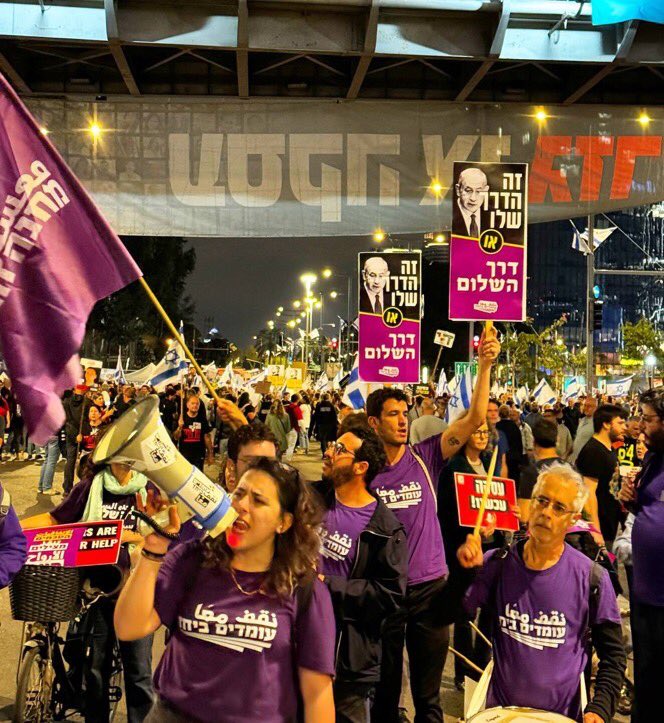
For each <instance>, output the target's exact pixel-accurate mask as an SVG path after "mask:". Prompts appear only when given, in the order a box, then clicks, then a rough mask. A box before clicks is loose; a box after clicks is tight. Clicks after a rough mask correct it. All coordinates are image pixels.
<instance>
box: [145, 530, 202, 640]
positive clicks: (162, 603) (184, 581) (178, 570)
mask: <svg viewBox="0 0 664 723" xmlns="http://www.w3.org/2000/svg"><path fill="white" fill-rule="evenodd" d="M199 564H200V562H199V555H198V542H196V541H194V542H185V543H183V544H182V545H177V546H176V547H174V548H172V549H171V550H170V551H169V552H168V553H167V554H166V557H165V558H164V562H163V564H162V566H161V569H160V570H159V574H158V576H157V587H156V589H155V593H154V608H155V610H156V611H157V615H159V619H160V620H161V622H162V623H163V624H164V625H165V626H166V627H168V628H170V627H171V626H172V625H173V623H174V622H175V618H176V617H177V613H178V608H179V606H180V602H181V600H182V598H183V596H184V594H185V592H186V591H187V589H188V588H190V587H192V586H193V584H194V575H195V574H196V568H197V566H198V565H199Z"/></svg>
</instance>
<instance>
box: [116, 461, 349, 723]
mask: <svg viewBox="0 0 664 723" xmlns="http://www.w3.org/2000/svg"><path fill="white" fill-rule="evenodd" d="M163 505H164V503H163V502H162V501H160V500H156V499H155V498H154V496H153V495H150V496H149V499H148V505H147V509H146V511H147V513H148V514H154V512H155V511H156V510H157V509H159V508H160V507H163ZM233 507H234V509H235V511H236V512H237V514H238V518H237V520H236V521H235V522H234V524H233V525H232V527H230V528H229V529H228V530H226V531H225V532H224V533H223V534H222V535H221V536H219V537H217V538H215V539H211V538H206V539H204V540H202V541H200V540H198V541H191V542H186V543H183V544H181V545H179V546H177V547H176V548H175V549H173V550H171V551H170V552H168V554H166V553H167V550H168V545H169V541H168V540H167V539H166V538H165V537H163V536H161V535H158V534H152V535H150V536H148V537H147V538H146V540H145V546H144V548H143V550H142V557H141V559H140V562H139V564H138V566H137V567H136V569H135V571H134V573H133V574H132V576H131V578H130V579H129V582H128V583H127V585H126V586H125V589H124V590H123V591H122V594H121V595H120V599H119V601H118V605H117V608H116V611H115V628H116V631H117V634H118V636H119V637H120V639H122V640H135V639H138V638H142V637H144V636H145V635H149V634H151V633H153V632H154V631H155V630H157V629H158V628H159V626H160V625H162V624H163V625H166V626H167V627H168V628H169V629H170V632H171V635H170V637H169V641H168V644H167V646H166V650H165V651H164V655H163V657H162V659H161V662H160V663H159V667H158V668H157V671H156V673H155V688H156V690H157V692H158V695H159V697H158V700H157V701H156V702H155V705H154V708H153V709H152V711H151V713H150V715H149V716H148V718H147V719H146V721H147V722H149V723H178V722H180V721H182V722H184V721H200V722H202V723H206V722H208V721H209V722H210V723H217V722H218V721H223V720H227V721H240V720H241V721H245V722H246V723H254V722H255V723H258V722H259V721H260V723H292V722H294V721H296V720H297V719H298V699H299V698H301V701H302V709H301V710H300V714H303V716H302V719H303V720H304V721H305V723H333V721H334V702H333V697H332V675H333V674H334V638H335V624H334V614H333V611H332V604H331V602H330V597H329V593H328V591H327V590H326V588H325V586H324V585H323V583H322V582H320V581H319V580H318V579H317V578H316V574H315V570H316V565H317V562H318V552H319V547H320V538H319V536H318V532H317V530H318V525H319V523H320V519H321V517H320V510H319V509H318V507H317V505H316V504H315V502H314V498H313V497H312V492H311V490H310V488H309V486H308V485H307V483H306V482H304V480H303V479H302V478H301V477H300V475H299V473H298V472H297V470H295V469H293V468H292V467H289V466H286V465H282V464H280V463H279V462H277V461H276V460H270V459H267V458H259V459H258V460H257V461H256V462H255V463H254V464H253V465H252V466H251V467H249V469H247V470H246V471H245V473H244V474H243V475H242V477H241V478H240V481H239V482H238V485H237V487H236V489H235V492H234V494H233ZM179 526H180V522H179V519H178V516H177V511H176V508H175V507H170V525H169V526H168V528H167V531H168V532H177V530H178V529H179Z"/></svg>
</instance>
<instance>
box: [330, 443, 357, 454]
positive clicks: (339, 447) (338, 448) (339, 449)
mask: <svg viewBox="0 0 664 723" xmlns="http://www.w3.org/2000/svg"><path fill="white" fill-rule="evenodd" d="M327 448H328V449H331V450H332V454H333V455H334V456H335V457H337V456H338V455H340V454H350V455H351V456H352V457H354V456H355V452H351V451H350V450H349V449H346V446H345V445H344V443H343V442H328V445H327Z"/></svg>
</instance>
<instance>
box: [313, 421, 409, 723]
mask: <svg viewBox="0 0 664 723" xmlns="http://www.w3.org/2000/svg"><path fill="white" fill-rule="evenodd" d="M325 458H326V460H328V465H326V477H325V478H324V479H323V480H322V481H321V482H317V483H316V484H315V485H314V488H315V489H316V490H317V491H318V492H319V493H320V495H321V497H322V501H323V505H324V509H325V517H324V519H323V524H322V529H321V550H320V551H321V561H320V572H321V574H320V575H319V577H320V579H321V580H323V582H325V584H326V585H327V587H328V589H329V591H330V595H331V596H332V605H333V607H334V616H335V618H336V625H337V638H336V650H337V655H336V658H337V659H336V677H335V681H334V705H335V709H336V721H337V723H367V721H368V720H369V717H370V711H369V706H370V700H371V697H372V691H373V689H374V688H375V686H376V684H377V683H378V681H379V679H380V656H381V629H382V622H383V620H384V619H385V617H386V616H388V615H390V614H392V613H394V612H395V611H396V610H398V609H399V607H400V605H401V602H402V599H403V595H404V592H405V590H406V574H407V569H408V548H407V545H406V535H405V533H404V530H403V526H402V525H401V523H399V522H398V520H397V518H396V517H395V516H394V514H393V513H392V512H390V510H388V509H387V507H386V506H385V504H384V503H383V502H381V501H380V500H379V499H376V497H375V496H374V495H373V494H372V493H370V492H369V490H368V489H367V488H368V486H369V484H370V483H371V481H372V480H373V478H374V477H375V476H376V474H378V472H380V470H381V469H382V468H383V467H384V466H385V451H384V449H383V444H382V442H381V441H380V439H379V438H378V437H377V435H376V434H375V432H373V431H372V430H371V429H369V428H368V427H353V430H352V431H349V432H345V433H344V434H341V435H340V436H339V438H338V439H337V441H336V442H335V443H334V444H333V445H331V446H330V447H329V448H328V449H327V450H326V452H325Z"/></svg>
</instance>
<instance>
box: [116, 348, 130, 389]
mask: <svg viewBox="0 0 664 723" xmlns="http://www.w3.org/2000/svg"><path fill="white" fill-rule="evenodd" d="M113 379H115V382H116V384H126V383H127V380H126V379H125V373H124V369H123V368H122V349H121V348H120V349H118V363H117V364H116V366H115V373H114V374H113Z"/></svg>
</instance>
